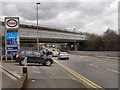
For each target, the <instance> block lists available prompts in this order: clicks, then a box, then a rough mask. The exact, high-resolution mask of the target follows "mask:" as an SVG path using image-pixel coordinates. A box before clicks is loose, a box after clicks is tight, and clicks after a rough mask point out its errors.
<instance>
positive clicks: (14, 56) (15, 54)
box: [13, 50, 24, 60]
mask: <svg viewBox="0 0 120 90" xmlns="http://www.w3.org/2000/svg"><path fill="white" fill-rule="evenodd" d="M21 53H24V51H22V50H18V51H17V53H13V60H15V59H16V56H17V55H19V54H21Z"/></svg>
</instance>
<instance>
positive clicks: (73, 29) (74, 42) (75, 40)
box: [73, 28, 76, 53]
mask: <svg viewBox="0 0 120 90" xmlns="http://www.w3.org/2000/svg"><path fill="white" fill-rule="evenodd" d="M73 30H74V33H75V28H73ZM74 51H75V53H76V35H75V39H74Z"/></svg>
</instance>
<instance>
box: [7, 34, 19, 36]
mask: <svg viewBox="0 0 120 90" xmlns="http://www.w3.org/2000/svg"><path fill="white" fill-rule="evenodd" d="M6 35H7V36H18V33H6Z"/></svg>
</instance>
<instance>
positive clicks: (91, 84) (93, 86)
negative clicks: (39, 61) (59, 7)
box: [54, 60, 104, 90]
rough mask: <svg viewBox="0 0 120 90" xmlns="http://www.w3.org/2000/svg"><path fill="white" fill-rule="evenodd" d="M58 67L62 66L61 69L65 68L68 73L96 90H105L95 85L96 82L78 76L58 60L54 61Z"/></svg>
mask: <svg viewBox="0 0 120 90" xmlns="http://www.w3.org/2000/svg"><path fill="white" fill-rule="evenodd" d="M54 61H55V62H56V63H57V64H58V65H60V66H61V67H63V68H64V69H66V70H67V71H68V72H70V73H71V74H73V75H74V76H76V77H77V78H79V79H80V80H82V81H84V82H85V83H87V84H88V85H89V86H91V87H92V88H95V89H97V90H104V89H103V88H102V87H101V86H99V85H97V84H95V83H94V82H92V81H90V80H88V79H87V78H85V77H83V76H82V75H80V74H78V73H77V72H75V71H73V70H71V69H70V68H68V67H67V66H65V65H64V64H62V63H60V62H58V61H57V60H54Z"/></svg>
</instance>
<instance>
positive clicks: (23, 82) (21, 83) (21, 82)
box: [16, 67, 28, 89]
mask: <svg viewBox="0 0 120 90" xmlns="http://www.w3.org/2000/svg"><path fill="white" fill-rule="evenodd" d="M27 80H28V73H27V67H23V75H22V76H21V78H20V79H18V82H17V84H16V88H19V89H22V88H25V85H26V82H27Z"/></svg>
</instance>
